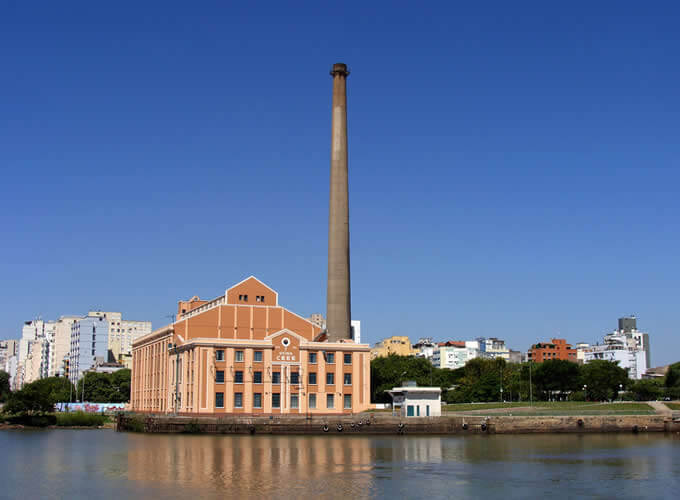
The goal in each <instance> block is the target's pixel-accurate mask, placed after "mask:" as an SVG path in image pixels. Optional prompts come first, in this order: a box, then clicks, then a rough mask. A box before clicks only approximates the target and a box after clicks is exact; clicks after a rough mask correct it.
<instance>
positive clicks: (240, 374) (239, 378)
mask: <svg viewBox="0 0 680 500" xmlns="http://www.w3.org/2000/svg"><path fill="white" fill-rule="evenodd" d="M234 383H236V384H242V383H243V372H242V371H240V370H238V371H236V372H234Z"/></svg>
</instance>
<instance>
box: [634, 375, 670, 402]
mask: <svg viewBox="0 0 680 500" xmlns="http://www.w3.org/2000/svg"><path fill="white" fill-rule="evenodd" d="M630 392H631V393H633V397H634V398H635V400H636V401H653V400H655V399H657V398H658V397H659V396H661V395H662V394H663V387H662V386H661V382H660V381H658V380H649V379H643V380H637V381H635V382H634V383H633V385H631V387H630Z"/></svg>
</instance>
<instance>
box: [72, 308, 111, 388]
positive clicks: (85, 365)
mask: <svg viewBox="0 0 680 500" xmlns="http://www.w3.org/2000/svg"><path fill="white" fill-rule="evenodd" d="M108 346H109V322H108V321H106V317H105V316H103V315H97V314H92V315H91V316H87V317H86V318H81V319H79V320H78V321H75V322H74V323H73V324H72V325H71V349H70V352H69V363H68V366H69V373H68V377H69V380H71V382H72V383H74V384H75V383H77V382H78V379H80V377H82V375H83V373H84V372H85V371H86V370H89V369H90V368H91V367H92V366H93V365H95V364H96V363H103V362H105V361H106V360H107V359H108Z"/></svg>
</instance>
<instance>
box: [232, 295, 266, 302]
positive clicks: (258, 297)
mask: <svg viewBox="0 0 680 500" xmlns="http://www.w3.org/2000/svg"><path fill="white" fill-rule="evenodd" d="M238 300H240V301H241V302H248V295H247V294H245V295H244V294H241V295H239V296H238ZM255 302H264V295H255Z"/></svg>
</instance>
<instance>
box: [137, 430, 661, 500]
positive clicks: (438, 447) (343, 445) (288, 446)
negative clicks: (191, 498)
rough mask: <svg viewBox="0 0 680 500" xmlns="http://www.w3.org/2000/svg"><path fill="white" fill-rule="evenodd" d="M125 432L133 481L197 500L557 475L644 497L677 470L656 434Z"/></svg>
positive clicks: (491, 485)
mask: <svg viewBox="0 0 680 500" xmlns="http://www.w3.org/2000/svg"><path fill="white" fill-rule="evenodd" d="M127 437H128V455H127V458H128V464H127V471H128V478H129V479H131V480H133V481H136V482H138V484H140V485H141V484H143V485H144V486H145V487H150V488H157V489H166V488H173V489H174V491H175V492H176V493H180V492H181V493H183V494H184V495H186V494H192V493H195V495H196V496H198V497H201V496H214V495H220V493H224V494H227V495H229V496H236V495H239V496H241V497H248V498H250V497H257V496H265V495H267V496H279V497H281V496H285V497H293V496H310V495H323V496H325V497H366V496H378V497H382V496H394V495H397V496H432V497H440V496H444V497H447V496H449V495H452V494H454V493H455V494H460V495H463V496H465V495H474V494H476V493H479V492H480V491H484V492H487V493H489V494H490V495H492V496H493V495H499V496H502V495H503V494H504V492H506V490H505V488H506V487H507V485H508V484H512V487H513V491H515V492H527V493H530V492H532V491H535V489H536V488H537V487H538V486H539V485H541V484H546V483H548V482H555V481H557V482H565V484H570V485H572V488H574V487H575V488H578V489H579V491H581V493H583V494H590V493H593V492H595V491H598V490H597V488H601V486H602V481H606V482H607V484H611V488H612V490H611V493H612V494H614V493H617V489H619V488H624V486H623V485H624V484H625V485H626V486H625V488H626V492H627V493H633V492H635V489H636V488H640V491H639V493H640V494H643V493H644V491H643V489H644V488H645V487H647V488H648V487H649V481H650V480H651V479H653V478H654V477H656V476H658V475H659V473H662V474H669V473H671V474H673V473H674V472H672V471H669V470H660V469H666V468H668V467H671V468H672V467H674V466H673V465H672V463H673V462H670V463H667V462H664V460H663V459H661V460H658V457H657V454H658V452H659V450H658V448H656V447H655V446H653V444H654V443H655V442H657V443H658V442H662V441H663V440H661V441H660V440H659V436H643V435H638V436H633V435H612V434H608V435H586V436H582V435H526V436H500V437H497V436H451V437H436V436H433V437H416V436H362V437H353V436H352V437H350V436H332V435H328V436H208V435H203V436H185V435H138V434H128V435H127ZM646 441H650V442H646ZM489 478H494V480H493V481H490V480H489ZM621 480H624V481H621ZM608 489H609V487H608ZM624 496H625V494H624Z"/></svg>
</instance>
